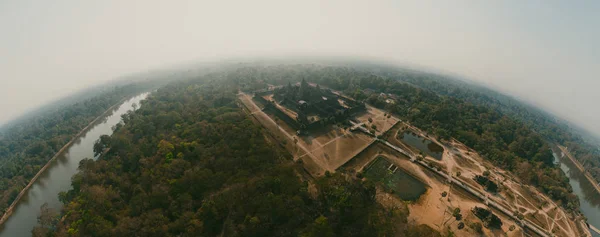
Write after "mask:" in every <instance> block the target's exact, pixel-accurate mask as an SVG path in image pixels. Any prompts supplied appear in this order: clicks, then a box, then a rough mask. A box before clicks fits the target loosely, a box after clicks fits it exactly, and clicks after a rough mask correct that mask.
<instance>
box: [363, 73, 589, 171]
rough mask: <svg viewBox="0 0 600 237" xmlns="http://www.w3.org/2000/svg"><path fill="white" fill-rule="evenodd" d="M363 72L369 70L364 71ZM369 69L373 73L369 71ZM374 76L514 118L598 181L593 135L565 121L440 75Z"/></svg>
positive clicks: (400, 74) (530, 106) (505, 97)
mask: <svg viewBox="0 0 600 237" xmlns="http://www.w3.org/2000/svg"><path fill="white" fill-rule="evenodd" d="M365 70H369V69H367V68H365ZM370 70H371V71H373V69H370ZM377 74H378V75H381V76H383V77H389V78H392V79H396V80H399V81H404V82H407V83H410V84H412V85H416V86H418V87H420V88H423V89H427V90H431V91H434V92H436V93H438V94H441V95H445V96H450V97H454V98H459V99H462V100H464V101H467V102H471V103H473V104H476V105H481V106H486V107H489V108H490V109H493V110H496V111H499V112H500V113H503V114H505V115H507V116H509V117H510V118H513V119H516V120H518V121H520V122H522V123H523V124H525V125H526V126H527V127H529V128H531V129H532V130H533V131H535V132H536V133H538V134H539V135H541V136H542V137H543V138H544V139H546V140H547V141H549V142H552V143H557V144H560V145H564V146H567V147H568V148H569V150H570V151H571V153H573V154H574V155H575V157H576V158H577V159H578V160H579V161H580V162H581V163H582V164H583V165H584V167H585V168H586V170H587V171H589V172H590V173H591V174H592V176H593V177H594V178H595V179H596V180H600V149H599V146H598V138H597V136H596V135H593V134H590V133H588V132H585V131H582V129H580V128H578V127H576V126H574V125H572V124H570V123H569V122H567V121H565V120H562V119H560V118H557V117H556V116H553V115H551V114H549V113H547V112H545V111H543V110H541V109H539V108H537V107H535V106H532V105H529V104H527V103H525V102H522V101H518V100H516V99H514V98H511V97H509V96H506V95H503V94H500V93H498V92H496V91H494V90H491V89H488V88H485V87H482V86H479V85H475V84H472V83H467V82H464V81H460V80H455V79H452V78H448V77H445V76H441V75H436V74H431V73H423V72H415V71H409V70H403V69H398V68H393V67H387V68H382V69H380V70H377Z"/></svg>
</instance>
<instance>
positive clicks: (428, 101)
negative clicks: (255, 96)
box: [232, 65, 579, 210]
mask: <svg viewBox="0 0 600 237" xmlns="http://www.w3.org/2000/svg"><path fill="white" fill-rule="evenodd" d="M232 77H234V78H246V79H247V80H249V81H250V83H257V81H260V80H261V79H259V78H262V80H264V81H265V82H266V83H271V84H287V83H288V82H290V81H291V82H297V81H299V80H301V79H303V78H306V79H307V80H309V81H310V82H314V83H318V84H321V85H323V86H327V87H330V88H332V89H335V90H340V91H343V92H344V93H345V94H347V95H349V96H352V97H354V98H355V99H357V100H364V101H366V102H368V103H369V104H372V105H374V106H376V107H379V108H383V109H385V110H387V111H390V112H392V113H394V114H396V115H398V116H399V117H401V118H402V119H405V120H408V121H410V123H411V124H413V125H415V126H417V127H419V128H421V129H423V130H425V131H427V132H429V133H432V134H435V135H437V136H439V138H441V139H449V138H451V137H453V138H456V139H458V140H459V141H461V142H463V143H465V144H466V145H467V146H469V147H472V148H474V149H475V150H477V151H478V152H479V153H480V154H482V156H483V157H485V158H486V159H488V160H490V161H492V162H493V163H494V164H496V165H497V166H499V167H501V168H504V169H507V170H510V171H512V172H514V173H515V174H516V175H517V176H518V177H520V178H521V179H522V180H523V181H525V182H527V183H529V184H532V185H534V186H536V187H539V188H540V189H541V190H542V191H543V192H544V193H546V194H548V195H549V196H550V197H551V198H552V199H554V200H556V201H558V202H559V203H561V204H562V205H563V206H565V207H567V208H569V209H572V210H577V207H578V206H579V204H578V200H577V197H576V196H575V195H574V194H573V193H572V188H571V187H570V185H569V183H568V179H567V177H566V176H565V174H564V173H562V172H561V171H560V169H559V168H558V167H557V166H555V165H554V164H553V159H554V158H553V156H552V152H551V150H550V146H549V144H548V143H547V142H546V141H545V139H544V137H542V136H541V135H540V134H539V133H536V132H534V131H533V130H532V129H531V127H529V126H527V125H526V124H525V123H523V122H521V121H520V120H518V119H514V118H512V117H510V116H507V115H506V114H505V113H503V112H502V111H501V110H499V109H497V108H495V107H491V106H484V105H480V104H476V103H473V102H470V101H467V100H465V99H464V98H458V97H453V96H447V95H443V94H440V93H437V92H435V91H433V90H430V89H428V88H425V86H416V85H414V84H411V83H407V82H405V81H402V80H400V79H399V78H400V77H401V75H396V77H390V76H382V75H381V74H375V73H372V72H369V71H367V70H356V69H353V68H348V67H329V66H314V65H297V66H285V65H282V66H271V67H261V68H241V69H238V70H237V71H236V73H235V76H232ZM380 93H385V95H381V94H380ZM387 94H391V95H392V96H389V95H387ZM472 96H473V97H477V96H478V94H477V93H475V92H473V95H472ZM388 97H389V98H391V99H393V100H394V101H395V103H387V101H386V99H388Z"/></svg>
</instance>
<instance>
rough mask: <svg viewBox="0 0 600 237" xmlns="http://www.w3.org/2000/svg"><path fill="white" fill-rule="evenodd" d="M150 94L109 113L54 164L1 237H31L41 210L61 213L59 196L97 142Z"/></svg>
mask: <svg viewBox="0 0 600 237" xmlns="http://www.w3.org/2000/svg"><path fill="white" fill-rule="evenodd" d="M146 96H148V93H144V94H141V95H138V96H136V97H133V98H131V99H129V100H128V101H126V102H125V103H123V104H122V105H121V106H119V107H118V108H116V109H115V110H113V111H111V112H109V113H107V114H106V115H105V116H104V117H103V118H102V119H100V120H98V121H97V122H96V123H95V124H93V125H92V127H91V128H90V129H89V130H88V131H87V132H85V133H84V134H83V135H82V136H81V137H79V139H77V140H76V141H75V142H74V143H73V144H71V146H70V147H69V148H68V149H66V151H65V152H64V153H62V154H60V156H59V157H57V159H56V160H54V161H53V162H52V163H51V165H50V167H48V169H46V171H45V172H44V173H43V174H42V175H40V177H39V178H38V179H37V180H36V182H35V183H34V184H33V185H32V186H31V188H30V189H29V190H28V191H27V193H26V194H25V195H24V196H23V198H22V199H21V201H20V202H19V204H17V206H16V207H15V209H14V210H13V214H12V215H11V216H10V217H9V219H8V220H7V221H6V222H5V223H4V225H3V226H2V227H1V228H2V229H1V230H0V237H25V236H31V230H32V229H33V227H35V226H36V225H37V217H38V215H39V213H40V206H42V205H43V204H44V203H48V206H49V207H51V208H54V209H56V210H60V208H61V207H62V203H61V202H60V201H59V200H58V193H59V192H61V191H67V190H69V189H71V177H72V176H73V175H74V174H76V173H77V167H79V162H80V161H81V160H83V159H84V158H93V157H94V152H93V150H92V148H93V146H94V142H95V141H96V140H97V139H98V138H99V137H100V136H101V135H104V134H107V135H110V134H112V127H113V126H114V125H116V124H117V123H119V122H120V121H121V115H123V114H125V113H127V111H129V110H133V104H134V103H135V104H138V105H139V103H140V101H141V100H143V99H144V98H146Z"/></svg>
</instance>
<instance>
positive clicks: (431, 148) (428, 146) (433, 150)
mask: <svg viewBox="0 0 600 237" xmlns="http://www.w3.org/2000/svg"><path fill="white" fill-rule="evenodd" d="M402 141H403V142H405V143H406V144H408V145H410V146H413V147H415V148H417V149H419V150H421V151H423V152H424V153H425V154H427V155H429V156H431V157H433V158H435V159H437V160H441V159H442V154H443V152H444V148H443V147H441V146H440V145H438V144H437V143H435V142H432V141H430V140H428V139H425V138H422V137H420V136H419V135H417V134H414V133H412V132H405V133H404V134H403V135H402Z"/></svg>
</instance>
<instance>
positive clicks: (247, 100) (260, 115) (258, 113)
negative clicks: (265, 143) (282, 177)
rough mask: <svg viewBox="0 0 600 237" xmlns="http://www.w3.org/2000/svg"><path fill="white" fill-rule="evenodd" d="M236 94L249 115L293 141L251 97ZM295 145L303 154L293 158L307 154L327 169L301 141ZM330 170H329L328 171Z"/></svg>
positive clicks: (292, 137) (320, 166) (323, 168)
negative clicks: (275, 128)
mask: <svg viewBox="0 0 600 237" xmlns="http://www.w3.org/2000/svg"><path fill="white" fill-rule="evenodd" d="M238 96H239V97H240V99H241V101H242V102H243V103H244V105H245V106H246V107H247V108H248V110H250V112H251V115H253V116H254V117H255V118H256V119H257V120H259V121H260V122H261V123H262V124H265V123H268V124H269V125H271V126H275V127H277V130H279V132H280V133H281V134H283V135H284V136H285V137H286V138H287V139H288V140H289V142H292V143H294V139H295V138H294V136H292V135H290V134H289V133H288V132H287V131H285V129H283V128H281V126H279V125H278V124H277V123H276V122H275V121H274V120H273V119H272V118H271V117H269V115H267V114H266V113H265V112H263V111H262V110H261V109H260V108H259V107H258V106H257V105H256V104H255V103H254V101H252V97H250V96H249V95H247V94H244V93H240V94H238ZM264 126H265V127H270V126H267V125H264ZM295 145H296V146H297V147H298V148H300V149H302V150H303V151H304V152H305V154H304V155H302V156H297V157H295V158H294V160H297V159H300V158H303V157H304V156H308V157H309V158H310V159H311V160H312V162H313V163H315V164H317V165H318V166H319V168H320V169H321V170H328V171H330V170H329V169H327V165H325V164H323V163H322V162H321V161H320V160H319V159H316V157H314V156H313V155H312V154H311V153H310V150H309V149H307V148H306V147H305V146H304V145H302V144H301V143H299V142H297V143H295ZM330 172H331V171H330Z"/></svg>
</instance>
